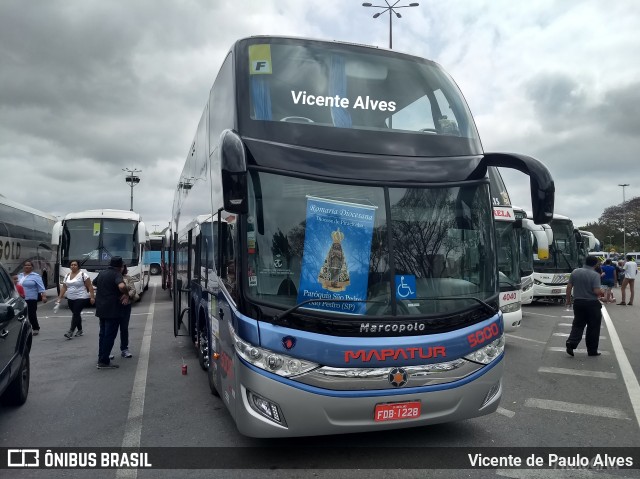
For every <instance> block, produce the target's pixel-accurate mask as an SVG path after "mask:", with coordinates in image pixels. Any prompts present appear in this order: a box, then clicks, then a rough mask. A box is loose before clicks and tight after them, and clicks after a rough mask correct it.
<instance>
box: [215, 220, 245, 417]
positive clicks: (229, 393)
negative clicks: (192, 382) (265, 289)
mask: <svg viewBox="0 0 640 479" xmlns="http://www.w3.org/2000/svg"><path fill="white" fill-rule="evenodd" d="M214 227H216V228H217V230H218V234H217V239H218V241H217V243H218V244H217V245H215V246H217V248H216V250H217V259H218V261H217V264H216V270H217V273H218V280H219V281H220V292H219V293H218V295H217V296H218V301H217V311H215V312H214V311H212V313H211V314H212V318H211V320H212V330H214V331H215V330H217V334H218V336H217V338H216V340H215V344H216V348H219V351H218V352H219V354H220V357H219V358H218V361H217V362H218V367H217V371H216V375H217V378H216V380H217V384H219V385H220V389H218V392H219V393H220V396H221V397H222V399H223V400H224V401H225V403H226V404H227V406H228V407H229V410H230V411H231V414H232V415H233V416H234V417H235V415H236V407H235V404H236V402H235V401H236V400H239V399H240V394H239V393H240V392H239V391H236V390H235V384H236V381H235V365H234V362H235V361H236V360H237V358H236V356H235V348H234V342H235V341H234V338H233V337H232V334H231V331H230V329H229V326H231V327H232V328H233V329H234V330H235V331H236V332H237V330H238V322H237V321H236V318H235V317H234V314H233V310H234V306H235V304H237V299H238V298H237V291H238V283H237V281H238V277H237V274H236V272H237V271H239V269H238V268H239V266H240V265H239V264H238V261H239V258H238V256H239V255H237V254H236V251H237V248H236V244H237V243H236V239H237V238H236V231H237V216H236V215H233V214H229V213H227V212H225V211H220V212H219V213H218V222H217V225H214ZM216 321H217V324H215V323H216ZM254 344H255V343H254Z"/></svg>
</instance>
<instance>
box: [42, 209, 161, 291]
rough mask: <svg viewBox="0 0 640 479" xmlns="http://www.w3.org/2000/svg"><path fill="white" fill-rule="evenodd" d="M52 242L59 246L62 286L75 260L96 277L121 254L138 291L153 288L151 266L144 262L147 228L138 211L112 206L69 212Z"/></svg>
mask: <svg viewBox="0 0 640 479" xmlns="http://www.w3.org/2000/svg"><path fill="white" fill-rule="evenodd" d="M51 242H52V244H53V245H55V246H56V247H57V264H56V267H57V268H58V277H57V281H56V283H57V284H58V285H59V284H60V282H61V281H63V280H64V277H65V276H66V275H67V273H69V263H70V262H71V261H72V260H77V261H79V262H80V267H81V268H82V269H84V270H86V271H87V272H88V273H89V276H90V277H91V279H93V278H95V277H96V276H97V275H98V273H99V272H100V271H102V270H103V269H106V268H107V267H108V266H109V263H110V260H111V257H112V256H121V257H122V259H123V260H124V263H125V264H126V265H127V270H128V271H129V275H130V276H131V277H132V278H133V279H134V281H135V284H136V291H137V292H138V294H142V292H143V291H144V290H146V289H147V288H148V287H149V265H148V264H147V265H145V264H144V261H143V259H144V251H145V247H146V229H145V225H144V223H143V222H142V219H141V217H140V215H139V214H138V213H134V212H132V211H124V210H111V209H100V210H87V211H81V212H78V213H69V214H68V215H66V216H65V217H64V218H63V219H62V221H58V222H57V223H56V224H55V225H54V226H53V233H52V239H51Z"/></svg>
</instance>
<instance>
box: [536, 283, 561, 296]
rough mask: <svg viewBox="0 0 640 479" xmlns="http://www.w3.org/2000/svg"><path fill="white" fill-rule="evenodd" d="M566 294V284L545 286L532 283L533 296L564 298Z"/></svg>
mask: <svg viewBox="0 0 640 479" xmlns="http://www.w3.org/2000/svg"><path fill="white" fill-rule="evenodd" d="M566 295H567V285H566V284H558V285H553V286H547V285H545V284H534V285H533V296H534V298H564V297H565V296H566Z"/></svg>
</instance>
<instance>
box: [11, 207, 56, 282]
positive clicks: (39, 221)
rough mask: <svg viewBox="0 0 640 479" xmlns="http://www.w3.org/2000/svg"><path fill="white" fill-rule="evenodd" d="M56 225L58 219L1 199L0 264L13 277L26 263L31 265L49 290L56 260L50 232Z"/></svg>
mask: <svg viewBox="0 0 640 479" xmlns="http://www.w3.org/2000/svg"><path fill="white" fill-rule="evenodd" d="M56 221H57V219H56V217H55V216H52V215H50V214H47V213H43V212H42V211H38V210H36V209H33V208H30V207H28V206H25V205H21V204H20V203H17V202H15V201H11V200H9V199H7V198H5V197H4V196H2V195H0V262H1V263H2V264H3V265H4V267H5V268H6V269H7V271H8V272H9V273H10V274H11V275H14V274H18V273H19V272H21V271H22V265H23V264H24V262H25V261H31V263H32V264H33V270H34V271H35V272H36V273H38V274H39V275H41V276H42V282H43V283H44V286H45V288H49V282H50V280H51V279H53V277H54V274H53V273H54V259H55V258H54V253H53V248H52V246H51V236H50V232H51V228H52V227H53V224H54V223H55V222H56Z"/></svg>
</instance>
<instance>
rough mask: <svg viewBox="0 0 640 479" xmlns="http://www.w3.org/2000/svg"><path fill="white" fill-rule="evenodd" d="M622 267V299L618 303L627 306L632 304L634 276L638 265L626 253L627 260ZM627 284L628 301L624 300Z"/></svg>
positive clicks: (636, 273) (636, 274)
mask: <svg viewBox="0 0 640 479" xmlns="http://www.w3.org/2000/svg"><path fill="white" fill-rule="evenodd" d="M623 268H624V279H623V280H622V287H621V289H622V301H621V302H620V303H618V304H619V305H622V306H624V305H625V304H628V305H629V306H631V305H633V294H634V292H635V291H634V289H635V288H634V283H635V282H636V276H638V265H637V264H636V262H635V261H634V260H633V256H631V255H627V262H626V263H625V264H624V266H623ZM627 285H629V291H631V294H630V295H629V302H628V303H627V302H626V294H625V293H626V289H627Z"/></svg>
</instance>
